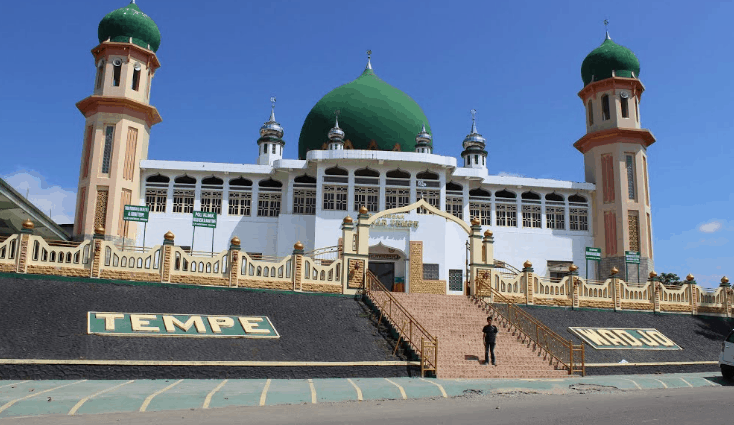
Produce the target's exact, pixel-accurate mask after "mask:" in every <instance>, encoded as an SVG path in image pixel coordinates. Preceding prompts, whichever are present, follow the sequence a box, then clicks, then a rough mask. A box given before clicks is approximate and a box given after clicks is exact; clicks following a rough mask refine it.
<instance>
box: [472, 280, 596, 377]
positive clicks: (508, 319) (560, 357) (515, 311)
mask: <svg viewBox="0 0 734 425" xmlns="http://www.w3.org/2000/svg"><path fill="white" fill-rule="evenodd" d="M486 288H489V291H490V293H491V294H492V297H493V299H494V302H493V303H491V304H490V303H488V302H486V301H485V300H484V299H482V298H481V297H478V296H476V295H474V296H472V298H473V299H474V300H475V301H476V302H479V303H480V304H483V306H484V307H488V308H490V309H492V310H493V311H494V312H495V313H497V314H498V315H499V316H500V317H501V318H502V319H503V320H504V322H505V323H507V324H508V325H509V326H510V327H514V328H515V329H516V330H517V331H518V332H520V333H521V334H522V335H524V336H525V337H527V338H529V339H530V340H531V341H533V342H535V344H536V345H537V346H538V347H540V348H541V349H543V350H544V351H545V352H546V353H548V354H549V355H550V356H551V359H550V363H552V362H553V359H554V358H555V359H556V360H557V361H558V363H560V364H562V365H563V366H565V367H566V368H567V369H568V373H569V375H571V374H573V373H574V372H581V376H585V375H586V363H585V351H584V344H583V342H582V343H581V345H580V346H578V345H574V344H573V342H572V341H570V340H567V339H565V338H563V337H562V336H560V335H558V334H557V333H555V332H554V331H553V330H551V329H550V328H549V327H548V326H546V325H544V324H543V322H541V321H539V320H538V319H536V318H535V317H533V316H531V315H530V314H528V313H527V312H526V311H525V310H523V309H521V308H520V307H518V306H516V305H515V304H514V303H513V302H512V301H510V300H509V299H508V298H506V297H504V296H503V295H502V294H501V293H500V292H499V291H497V290H496V289H494V288H493V287H492V286H491V285H488V286H487V287H486ZM486 288H485V287H483V285H482V284H481V283H480V284H479V288H478V289H479V290H478V291H477V293H479V294H481V293H482V291H483V290H486ZM578 358H580V361H579V359H578ZM579 364H580V365H579Z"/></svg>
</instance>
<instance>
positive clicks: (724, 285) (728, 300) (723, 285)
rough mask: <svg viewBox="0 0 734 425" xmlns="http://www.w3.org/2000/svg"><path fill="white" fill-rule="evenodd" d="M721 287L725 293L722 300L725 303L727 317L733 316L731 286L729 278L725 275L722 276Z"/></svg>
mask: <svg viewBox="0 0 734 425" xmlns="http://www.w3.org/2000/svg"><path fill="white" fill-rule="evenodd" d="M720 286H721V288H722V289H723V290H722V293H723V295H724V299H723V300H722V304H724V313H725V314H726V317H731V294H730V292H731V288H730V286H729V278H728V277H726V276H724V277H722V278H721V285H720Z"/></svg>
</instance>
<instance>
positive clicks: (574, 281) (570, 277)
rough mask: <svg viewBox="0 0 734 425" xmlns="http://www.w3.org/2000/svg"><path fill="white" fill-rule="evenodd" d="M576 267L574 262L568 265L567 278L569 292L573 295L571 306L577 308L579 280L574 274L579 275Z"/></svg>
mask: <svg viewBox="0 0 734 425" xmlns="http://www.w3.org/2000/svg"><path fill="white" fill-rule="evenodd" d="M578 269H579V268H578V267H577V266H576V265H575V264H571V265H570V266H569V267H568V272H569V273H568V280H569V283H570V284H571V294H572V296H573V298H572V302H573V308H579V288H578V284H579V280H578V279H577V278H576V276H578V275H579V273H578Z"/></svg>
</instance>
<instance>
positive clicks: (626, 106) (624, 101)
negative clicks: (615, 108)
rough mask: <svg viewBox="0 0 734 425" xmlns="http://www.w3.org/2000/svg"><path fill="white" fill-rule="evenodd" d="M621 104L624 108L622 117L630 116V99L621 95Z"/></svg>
mask: <svg viewBox="0 0 734 425" xmlns="http://www.w3.org/2000/svg"><path fill="white" fill-rule="evenodd" d="M619 105H620V108H621V109H622V118H629V117H630V107H629V99H628V98H626V97H620V98H619Z"/></svg>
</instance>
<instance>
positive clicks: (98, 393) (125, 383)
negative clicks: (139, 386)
mask: <svg viewBox="0 0 734 425" xmlns="http://www.w3.org/2000/svg"><path fill="white" fill-rule="evenodd" d="M131 382H135V381H134V380H132V381H127V382H123V383H122V384H120V385H115V386H114V387H112V388H107V389H106V390H102V391H100V392H97V393H94V394H92V395H90V396H87V397H84V398H83V399H81V400H79V402H78V403H77V404H75V405H74V407H72V408H71V410H69V415H74V414H76V412H77V410H79V408H80V407H82V405H83V404H84V403H86V402H88V401H89V400H90V399H92V398H94V397H97V396H98V395H101V394H104V393H106V392H108V391H112V390H114V389H115V388H120V387H121V386H123V385H127V384H129V383H131Z"/></svg>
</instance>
